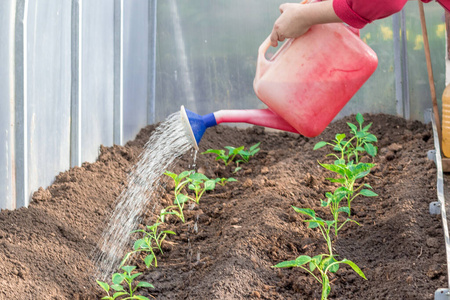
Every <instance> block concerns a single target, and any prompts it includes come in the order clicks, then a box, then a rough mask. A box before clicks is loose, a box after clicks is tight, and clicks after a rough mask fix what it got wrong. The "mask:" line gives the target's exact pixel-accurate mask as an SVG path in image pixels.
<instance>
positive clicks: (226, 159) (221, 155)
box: [202, 146, 244, 166]
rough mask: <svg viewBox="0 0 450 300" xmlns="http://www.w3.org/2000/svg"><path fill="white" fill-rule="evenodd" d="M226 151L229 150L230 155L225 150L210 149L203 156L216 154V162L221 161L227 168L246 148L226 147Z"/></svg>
mask: <svg viewBox="0 0 450 300" xmlns="http://www.w3.org/2000/svg"><path fill="white" fill-rule="evenodd" d="M225 149H227V150H228V154H227V153H226V151H225V150H223V149H208V150H206V151H205V152H203V153H202V154H207V153H212V154H216V160H221V161H223V163H224V164H225V166H228V165H229V164H230V163H232V162H233V160H234V158H235V157H236V155H238V154H239V152H240V151H242V150H244V146H241V147H238V148H235V147H231V146H225Z"/></svg>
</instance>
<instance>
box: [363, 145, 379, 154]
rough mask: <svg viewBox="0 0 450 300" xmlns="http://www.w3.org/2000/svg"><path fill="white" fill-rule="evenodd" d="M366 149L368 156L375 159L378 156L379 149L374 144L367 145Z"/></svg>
mask: <svg viewBox="0 0 450 300" xmlns="http://www.w3.org/2000/svg"><path fill="white" fill-rule="evenodd" d="M364 149H365V150H366V152H367V154H369V155H370V156H372V157H374V156H376V155H377V147H375V146H374V145H372V144H365V145H364Z"/></svg>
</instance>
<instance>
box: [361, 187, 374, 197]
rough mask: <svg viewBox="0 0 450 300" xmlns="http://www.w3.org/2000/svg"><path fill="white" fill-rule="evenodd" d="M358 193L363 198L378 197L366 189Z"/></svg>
mask: <svg viewBox="0 0 450 300" xmlns="http://www.w3.org/2000/svg"><path fill="white" fill-rule="evenodd" d="M359 193H360V194H361V195H363V196H366V197H376V196H378V194H377V193H375V192H373V191H371V190H367V189H362V190H361V191H360V192H359Z"/></svg>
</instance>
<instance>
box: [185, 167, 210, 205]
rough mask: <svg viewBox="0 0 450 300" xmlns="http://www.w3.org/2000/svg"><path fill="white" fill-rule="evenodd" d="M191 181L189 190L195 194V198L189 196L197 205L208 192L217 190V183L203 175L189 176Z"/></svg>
mask: <svg viewBox="0 0 450 300" xmlns="http://www.w3.org/2000/svg"><path fill="white" fill-rule="evenodd" d="M189 179H190V183H189V185H188V188H189V189H190V190H191V191H193V192H194V193H195V197H189V196H188V198H189V199H190V200H192V201H194V202H195V203H197V204H198V203H199V202H200V198H201V197H202V196H203V194H204V193H205V192H206V191H212V190H214V189H215V188H216V181H215V180H213V179H209V178H208V177H206V176H205V175H203V174H201V173H193V174H191V175H190V176H189Z"/></svg>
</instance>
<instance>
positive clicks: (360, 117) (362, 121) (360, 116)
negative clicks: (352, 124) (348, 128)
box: [356, 113, 364, 125]
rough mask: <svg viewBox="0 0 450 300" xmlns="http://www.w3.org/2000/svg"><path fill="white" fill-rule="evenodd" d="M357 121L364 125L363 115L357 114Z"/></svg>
mask: <svg viewBox="0 0 450 300" xmlns="http://www.w3.org/2000/svg"><path fill="white" fill-rule="evenodd" d="M356 121H357V122H358V124H359V125H362V123H364V118H363V116H362V114H361V113H357V114H356Z"/></svg>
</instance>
